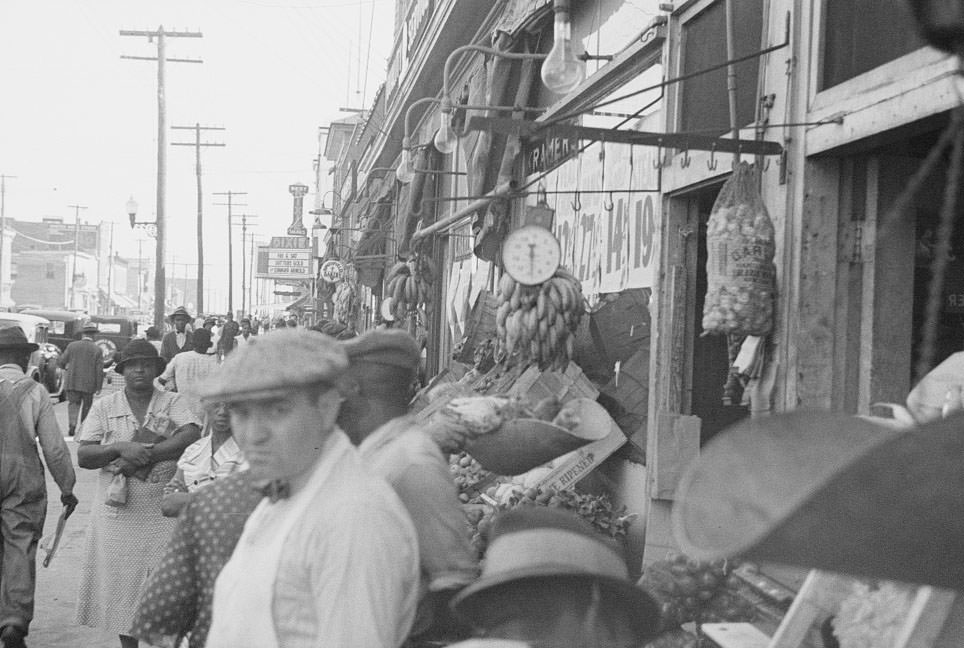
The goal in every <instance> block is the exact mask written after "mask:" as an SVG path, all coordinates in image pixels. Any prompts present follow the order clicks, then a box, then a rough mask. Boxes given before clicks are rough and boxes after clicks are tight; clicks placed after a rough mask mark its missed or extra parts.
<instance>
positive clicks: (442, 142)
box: [435, 108, 459, 155]
mask: <svg viewBox="0 0 964 648" xmlns="http://www.w3.org/2000/svg"><path fill="white" fill-rule="evenodd" d="M440 122H441V123H440V124H439V129H438V130H437V131H436V132H435V148H437V149H438V150H439V153H444V154H445V155H448V154H449V153H452V152H454V151H455V147H456V146H457V145H458V143H459V140H458V138H457V137H456V136H455V131H454V130H453V129H452V112H451V110H450V109H448V110H447V109H445V108H442V112H441V120H440Z"/></svg>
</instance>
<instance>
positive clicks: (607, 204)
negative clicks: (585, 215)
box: [603, 191, 613, 212]
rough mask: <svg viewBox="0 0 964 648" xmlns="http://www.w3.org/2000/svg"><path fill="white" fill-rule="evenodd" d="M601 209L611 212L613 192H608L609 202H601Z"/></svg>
mask: <svg viewBox="0 0 964 648" xmlns="http://www.w3.org/2000/svg"><path fill="white" fill-rule="evenodd" d="M603 209H605V210H606V211H608V212H611V211H612V210H613V192H611V191H610V192H609V200H607V201H604V202H603Z"/></svg>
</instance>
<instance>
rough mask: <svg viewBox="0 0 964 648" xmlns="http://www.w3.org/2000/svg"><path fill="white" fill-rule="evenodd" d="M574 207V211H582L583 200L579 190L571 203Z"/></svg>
mask: <svg viewBox="0 0 964 648" xmlns="http://www.w3.org/2000/svg"><path fill="white" fill-rule="evenodd" d="M569 205H570V206H571V207H572V211H574V212H578V211H582V202H581V201H580V200H579V192H578V191H577V192H576V193H575V195H573V197H572V202H570V203H569Z"/></svg>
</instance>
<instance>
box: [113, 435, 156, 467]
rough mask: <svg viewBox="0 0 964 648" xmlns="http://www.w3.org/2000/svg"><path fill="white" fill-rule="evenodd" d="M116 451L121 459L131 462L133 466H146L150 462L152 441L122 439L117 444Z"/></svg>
mask: <svg viewBox="0 0 964 648" xmlns="http://www.w3.org/2000/svg"><path fill="white" fill-rule="evenodd" d="M117 446H118V447H117V451H118V452H119V453H120V456H121V459H124V460H126V461H129V462H131V463H132V464H134V465H135V466H146V465H147V464H149V463H151V461H152V460H151V448H153V447H154V444H153V443H137V442H134V441H124V442H120V443H118V444H117Z"/></svg>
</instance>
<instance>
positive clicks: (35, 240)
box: [10, 227, 74, 245]
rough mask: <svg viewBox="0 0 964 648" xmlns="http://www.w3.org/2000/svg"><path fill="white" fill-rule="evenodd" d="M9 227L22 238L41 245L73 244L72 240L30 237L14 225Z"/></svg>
mask: <svg viewBox="0 0 964 648" xmlns="http://www.w3.org/2000/svg"><path fill="white" fill-rule="evenodd" d="M10 229H12V230H13V231H14V232H16V233H17V236H22V237H23V238H25V239H27V240H28V241H33V242H34V243H42V244H43V245H73V244H74V242H73V241H72V240H70V241H44V240H43V239H38V238H34V237H32V236H28V235H27V234H24V233H23V232H21V231H20V230H18V229H17V228H16V227H11V228H10Z"/></svg>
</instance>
